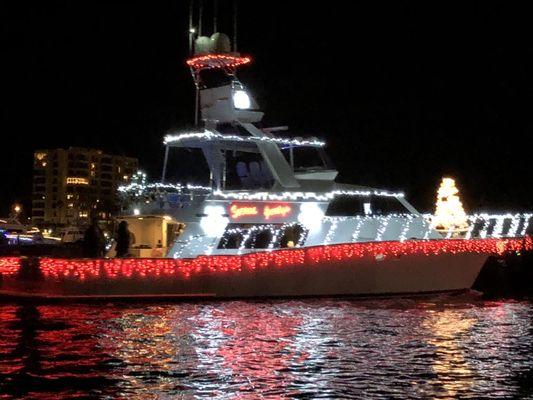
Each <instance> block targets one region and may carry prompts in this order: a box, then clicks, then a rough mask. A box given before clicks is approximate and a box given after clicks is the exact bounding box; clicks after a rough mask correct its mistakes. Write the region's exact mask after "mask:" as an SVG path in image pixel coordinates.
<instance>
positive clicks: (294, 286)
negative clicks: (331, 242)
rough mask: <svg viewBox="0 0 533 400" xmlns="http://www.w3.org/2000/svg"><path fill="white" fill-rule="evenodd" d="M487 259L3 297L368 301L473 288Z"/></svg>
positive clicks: (223, 274)
mask: <svg viewBox="0 0 533 400" xmlns="http://www.w3.org/2000/svg"><path fill="white" fill-rule="evenodd" d="M486 259H487V254H483V253H481V254H480V253H462V254H439V255H421V254H413V255H404V256H401V257H385V258H384V259H383V260H381V261H378V260H377V259H376V258H374V257H370V256H366V257H362V258H359V259H355V260H346V261H337V262H336V261H328V262H321V263H319V264H316V265H293V266H281V267H277V266H267V267H265V268H261V269H254V270H250V269H243V270H239V271H220V272H219V271H216V272H208V273H198V274H196V275H192V276H190V277H188V278H184V277H178V276H159V277H149V276H144V277H142V276H131V277H127V278H126V277H120V276H118V277H114V278H112V279H111V278H109V277H100V278H96V279H86V280H80V279H69V278H59V279H58V278H50V277H48V278H43V277H42V276H41V277H37V278H35V279H27V278H21V277H20V276H16V275H13V276H9V277H5V278H4V279H2V282H1V284H0V294H3V295H10V296H18V297H28V296H31V297H42V298H73V299H75V298H106V297H120V298H122V297H123V298H127V297H132V298H135V297H185V298H191V297H192V298H202V297H216V298H245V297H293V296H364V295H400V294H421V293H429V292H441V291H459V290H466V289H469V288H471V287H472V285H473V283H474V281H475V279H476V277H477V276H478V274H479V272H480V270H481V268H482V266H483V264H484V262H485V260H486Z"/></svg>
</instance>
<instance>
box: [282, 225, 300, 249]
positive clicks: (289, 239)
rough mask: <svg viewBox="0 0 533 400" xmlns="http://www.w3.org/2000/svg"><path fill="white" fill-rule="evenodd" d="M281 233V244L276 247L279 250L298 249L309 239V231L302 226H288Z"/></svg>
mask: <svg viewBox="0 0 533 400" xmlns="http://www.w3.org/2000/svg"><path fill="white" fill-rule="evenodd" d="M280 233H281V234H280V235H279V236H280V238H279V242H278V243H277V246H275V247H279V248H291V247H298V246H299V245H300V244H303V243H304V242H305V239H306V238H307V229H305V228H304V227H303V226H301V225H290V226H287V227H285V228H284V229H283V230H282V232H280Z"/></svg>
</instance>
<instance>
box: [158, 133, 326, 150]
mask: <svg viewBox="0 0 533 400" xmlns="http://www.w3.org/2000/svg"><path fill="white" fill-rule="evenodd" d="M190 139H200V140H206V141H210V140H226V141H232V142H245V143H246V142H247V143H276V144H281V145H291V146H313V147H323V146H325V142H323V141H320V140H316V139H309V140H303V139H302V140H300V139H290V138H275V137H268V136H238V135H223V134H221V133H218V132H213V131H208V130H204V131H203V132H187V133H180V134H177V135H167V136H165V138H164V140H163V143H164V144H165V145H169V144H173V143H178V142H182V141H185V140H190Z"/></svg>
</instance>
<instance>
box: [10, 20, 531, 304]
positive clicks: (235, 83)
mask: <svg viewBox="0 0 533 400" xmlns="http://www.w3.org/2000/svg"><path fill="white" fill-rule="evenodd" d="M191 32H193V30H192V29H191ZM191 35H192V33H191ZM192 39H193V38H191V42H194V43H195V45H194V46H193V47H194V49H193V50H192V54H191V57H190V58H189V59H188V60H187V65H188V66H189V68H190V70H191V75H192V77H193V80H194V83H195V87H196V97H195V103H196V106H197V108H196V114H195V120H196V125H195V127H194V128H193V129H190V130H185V131H175V132H170V133H168V134H167V135H166V136H165V137H164V141H163V143H164V150H165V152H164V168H163V173H162V177H161V181H160V182H156V183H147V181H146V175H145V174H143V173H138V174H137V175H136V176H135V179H134V181H133V182H132V183H131V184H130V185H128V186H124V187H121V188H120V189H119V191H120V195H121V196H122V198H123V201H124V208H123V210H122V213H123V215H122V216H121V217H120V219H122V220H126V221H129V223H130V229H132V231H133V233H134V236H135V237H136V243H135V246H136V247H135V252H136V254H137V256H139V257H138V258H125V259H116V258H115V259H98V260H93V259H53V258H40V259H23V258H16V257H12V258H4V259H0V273H1V274H2V275H3V279H2V280H1V285H0V294H3V295H9V296H19V297H20V296H22V297H24V296H30V297H40V298H72V299H80V298H99V297H102V298H117V297H119V298H123V297H124V298H138V297H151V298H160V297H173V298H257V297H301V296H375V295H406V294H426V293H434V292H450V291H463V290H468V289H469V288H471V286H472V284H473V283H474V281H475V279H476V277H477V276H478V274H479V272H480V270H481V268H482V266H483V264H484V263H485V261H486V260H487V258H488V257H489V256H490V255H492V254H503V253H505V252H512V251H515V252H517V251H523V250H526V249H532V248H533V243H532V241H531V239H530V238H529V237H527V236H526V234H525V233H526V231H527V230H528V229H529V228H528V226H529V225H530V224H531V217H532V215H533V214H502V215H489V214H476V215H471V216H469V217H468V227H467V228H466V229H461V231H460V232H454V231H452V230H450V231H448V232H443V231H442V230H437V229H435V228H434V227H433V226H432V224H431V216H428V215H423V214H421V213H419V212H418V211H417V210H416V209H415V207H413V206H412V205H411V203H410V202H409V201H408V200H407V199H406V196H405V195H404V194H403V193H402V192H395V191H390V190H386V189H381V188H374V187H367V186H362V185H355V184H345V183H339V182H337V181H336V178H337V174H338V171H337V170H336V168H335V166H334V164H333V162H332V161H331V159H330V158H329V157H328V155H327V153H326V151H325V142H324V141H322V140H320V139H318V138H316V137H310V138H302V137H294V136H291V135H290V130H289V128H288V127H286V126H274V127H267V126H265V124H264V123H263V116H264V113H263V112H262V111H261V109H260V107H259V104H258V103H257V102H256V100H255V99H254V98H253V96H252V94H251V91H250V89H249V88H247V87H246V86H245V84H244V83H242V82H241V81H240V80H239V79H238V77H237V70H238V69H239V68H241V67H243V66H245V65H247V64H250V62H251V57H249V56H245V55H242V54H240V53H238V52H237V50H236V46H235V45H234V46H233V47H232V45H231V41H230V39H229V38H228V37H227V36H226V35H224V34H222V33H218V32H217V33H214V34H213V35H212V36H211V37H205V36H199V37H198V38H196V39H195V40H192ZM183 149H186V150H187V151H190V152H192V154H197V155H198V158H197V159H195V163H198V164H200V163H201V162H203V161H205V164H206V165H207V167H208V170H209V181H208V182H207V183H204V184H203V185H200V184H198V183H173V182H170V179H169V176H170V175H171V172H172V171H170V170H169V169H170V165H172V162H171V159H172V157H173V156H175V155H176V152H179V151H181V150H183Z"/></svg>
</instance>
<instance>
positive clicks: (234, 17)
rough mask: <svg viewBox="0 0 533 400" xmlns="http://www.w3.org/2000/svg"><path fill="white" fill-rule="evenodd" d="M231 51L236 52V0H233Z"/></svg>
mask: <svg viewBox="0 0 533 400" xmlns="http://www.w3.org/2000/svg"><path fill="white" fill-rule="evenodd" d="M233 51H234V52H237V0H233Z"/></svg>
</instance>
